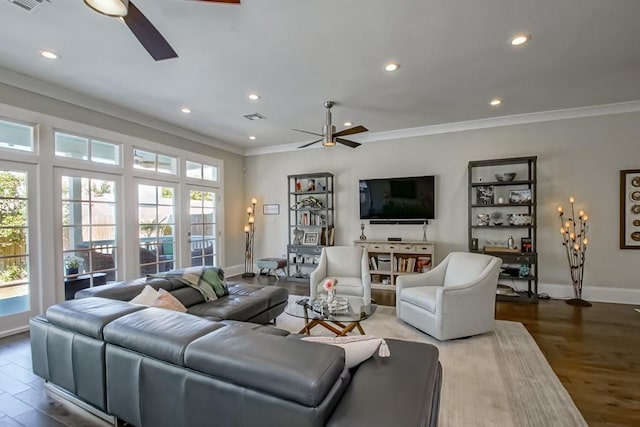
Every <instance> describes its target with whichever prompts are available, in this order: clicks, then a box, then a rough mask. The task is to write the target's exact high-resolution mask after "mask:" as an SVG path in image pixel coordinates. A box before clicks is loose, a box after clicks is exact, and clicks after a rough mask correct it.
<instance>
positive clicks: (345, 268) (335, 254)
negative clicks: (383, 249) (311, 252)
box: [309, 246, 371, 305]
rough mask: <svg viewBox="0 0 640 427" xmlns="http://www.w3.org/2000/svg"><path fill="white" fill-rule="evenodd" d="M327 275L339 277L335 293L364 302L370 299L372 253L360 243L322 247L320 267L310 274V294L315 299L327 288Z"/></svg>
mask: <svg viewBox="0 0 640 427" xmlns="http://www.w3.org/2000/svg"><path fill="white" fill-rule="evenodd" d="M326 278H333V279H337V280H338V286H337V287H336V293H337V294H338V295H340V296H345V297H347V298H349V299H350V300H354V302H355V300H357V302H358V303H361V304H362V305H369V304H370V303H371V275H370V274H369V254H368V253H367V250H366V249H363V248H361V247H358V246H328V247H326V248H323V249H322V253H321V254H320V262H319V263H318V268H316V269H315V270H314V271H312V272H311V274H310V280H309V285H310V295H311V299H315V298H317V296H318V293H322V292H324V288H323V287H322V283H323V282H324V279H326Z"/></svg>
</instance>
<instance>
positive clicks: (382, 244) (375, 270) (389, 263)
mask: <svg viewBox="0 0 640 427" xmlns="http://www.w3.org/2000/svg"><path fill="white" fill-rule="evenodd" d="M353 243H354V244H355V245H356V246H360V247H361V248H365V249H366V250H367V251H368V252H369V269H370V270H371V287H372V288H374V289H389V290H395V284H396V279H397V277H398V276H403V275H407V274H418V273H422V272H425V271H428V270H430V269H431V267H432V266H433V263H434V261H435V250H436V244H435V243H434V242H423V241H418V240H403V241H400V242H390V241H387V240H355V241H354V242H353Z"/></svg>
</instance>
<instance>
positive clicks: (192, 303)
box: [75, 270, 289, 324]
mask: <svg viewBox="0 0 640 427" xmlns="http://www.w3.org/2000/svg"><path fill="white" fill-rule="evenodd" d="M175 271H177V270H175ZM146 285H151V286H152V287H154V288H155V289H159V288H163V289H165V290H167V291H169V292H170V293H171V294H172V295H173V296H174V297H176V298H177V299H178V300H180V302H181V303H182V305H184V306H185V307H187V310H188V313H191V314H195V315H196V316H200V317H203V318H205V319H209V320H238V321H243V322H252V323H262V324H266V323H269V322H271V321H273V320H274V319H275V318H276V317H278V316H279V315H280V314H281V313H282V312H283V311H284V308H285V307H286V305H287V300H288V298H289V292H288V291H287V290H286V289H284V288H279V287H276V286H259V285H246V284H239V283H229V284H228V289H229V295H225V296H223V297H219V298H218V299H217V300H215V301H208V302H205V300H204V298H203V297H202V295H201V294H200V292H198V291H197V290H196V289H194V288H192V287H189V286H187V285H185V284H184V283H183V282H181V281H180V280H177V279H175V278H171V277H167V278H158V277H143V278H140V279H136V280H132V281H128V282H119V283H114V284H110V285H103V286H96V287H93V288H88V289H83V290H81V291H78V292H77V293H76V295H75V297H76V299H79V298H87V297H102V298H110V299H117V300H121V301H130V300H132V299H133V298H134V297H135V296H137V295H138V294H139V293H140V292H142V290H143V289H144V287H145V286H146Z"/></svg>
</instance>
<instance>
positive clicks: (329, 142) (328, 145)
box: [322, 141, 336, 147]
mask: <svg viewBox="0 0 640 427" xmlns="http://www.w3.org/2000/svg"><path fill="white" fill-rule="evenodd" d="M322 145H323V146H324V147H333V146H335V145H336V142H335V141H322Z"/></svg>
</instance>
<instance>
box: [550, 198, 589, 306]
mask: <svg viewBox="0 0 640 427" xmlns="http://www.w3.org/2000/svg"><path fill="white" fill-rule="evenodd" d="M575 201H576V199H575V198H574V197H573V196H571V197H569V203H570V204H571V216H570V217H569V212H567V217H568V218H566V220H565V216H564V215H565V213H564V209H563V208H562V206H558V213H559V214H560V223H561V226H560V234H562V245H563V246H564V248H565V250H566V252H567V260H568V261H569V269H570V273H571V284H572V285H573V296H574V298H572V299H569V300H566V303H567V304H570V305H577V306H580V307H591V303H590V302H588V301H585V300H583V299H582V283H583V280H584V260H585V253H586V252H587V245H588V244H589V239H587V231H588V230H589V224H588V223H587V220H588V219H589V216H588V215H587V214H586V213H585V211H583V210H582V209H580V211H578V218H577V219H576V214H575V209H574V203H575Z"/></svg>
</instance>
